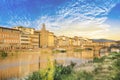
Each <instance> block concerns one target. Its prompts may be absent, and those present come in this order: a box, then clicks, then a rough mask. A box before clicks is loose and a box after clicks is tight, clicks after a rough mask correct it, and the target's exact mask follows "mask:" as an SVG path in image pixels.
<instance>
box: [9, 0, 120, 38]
mask: <svg viewBox="0 0 120 80" xmlns="http://www.w3.org/2000/svg"><path fill="white" fill-rule="evenodd" d="M87 1H88V0H77V1H76V0H73V2H68V3H65V4H64V5H63V6H62V7H61V6H60V7H58V9H57V11H56V15H54V16H47V15H44V16H40V17H39V18H37V19H36V20H35V21H30V19H28V18H26V17H23V18H19V17H16V16H15V17H16V18H17V19H19V20H18V21H16V22H15V23H14V22H10V24H13V25H24V26H34V28H36V29H40V28H41V24H42V23H45V24H46V26H47V29H50V31H53V32H55V34H58V35H67V36H74V35H77V36H86V37H92V38H97V37H105V35H103V34H104V33H106V32H107V31H109V28H110V25H108V24H105V23H104V22H105V21H106V20H107V17H106V16H107V14H108V13H109V12H110V10H111V9H112V8H113V7H114V6H115V5H116V3H117V1H116V2H115V1H114V0H109V1H108V0H95V1H92V2H87ZM118 1H119V0H118ZM15 17H13V18H15Z"/></svg>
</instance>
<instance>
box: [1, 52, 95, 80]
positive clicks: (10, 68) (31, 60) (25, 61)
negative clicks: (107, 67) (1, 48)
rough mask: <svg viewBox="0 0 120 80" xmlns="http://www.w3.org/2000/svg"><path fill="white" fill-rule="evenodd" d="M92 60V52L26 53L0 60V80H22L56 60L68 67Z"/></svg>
mask: <svg viewBox="0 0 120 80" xmlns="http://www.w3.org/2000/svg"><path fill="white" fill-rule="evenodd" d="M92 58H93V51H92V50H91V51H82V52H74V53H72V52H71V53H57V54H49V53H42V54H40V53H39V52H37V53H36V52H34V53H32V52H26V53H22V54H18V55H15V56H8V57H6V58H1V59H0V80H14V79H20V78H23V77H25V76H27V75H29V74H30V73H32V72H34V71H38V70H40V69H44V68H45V67H46V66H47V64H48V61H49V62H54V61H55V60H56V61H57V62H58V63H60V64H63V65H68V64H70V62H71V61H72V62H75V63H77V65H80V64H81V63H85V62H87V61H88V60H91V59H92Z"/></svg>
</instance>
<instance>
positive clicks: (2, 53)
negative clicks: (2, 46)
mask: <svg viewBox="0 0 120 80" xmlns="http://www.w3.org/2000/svg"><path fill="white" fill-rule="evenodd" d="M0 55H1V57H3V58H5V57H7V56H8V53H7V52H5V51H0Z"/></svg>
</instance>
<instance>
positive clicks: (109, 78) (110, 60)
mask: <svg viewBox="0 0 120 80" xmlns="http://www.w3.org/2000/svg"><path fill="white" fill-rule="evenodd" d="M87 64H91V63H87ZM92 65H93V66H94V70H93V71H91V72H88V71H87V70H84V71H83V70H77V71H75V70H74V66H75V64H74V63H71V64H70V65H67V66H63V65H59V64H56V63H55V64H54V66H53V65H51V64H49V65H48V68H47V69H46V70H45V71H44V70H42V71H41V70H40V71H38V72H33V73H32V74H31V75H29V76H28V77H27V78H26V80H120V76H119V75H120V53H111V54H110V55H109V56H104V57H101V58H94V60H93V62H92ZM81 67H82V66H81ZM81 67H79V68H81ZM83 67H84V66H83Z"/></svg>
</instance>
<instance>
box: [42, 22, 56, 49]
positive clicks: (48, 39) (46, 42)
mask: <svg viewBox="0 0 120 80" xmlns="http://www.w3.org/2000/svg"><path fill="white" fill-rule="evenodd" d="M54 39H55V38H54V34H53V33H52V32H49V31H47V30H46V28H45V24H43V25H42V29H41V31H40V47H54V45H55V43H54Z"/></svg>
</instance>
